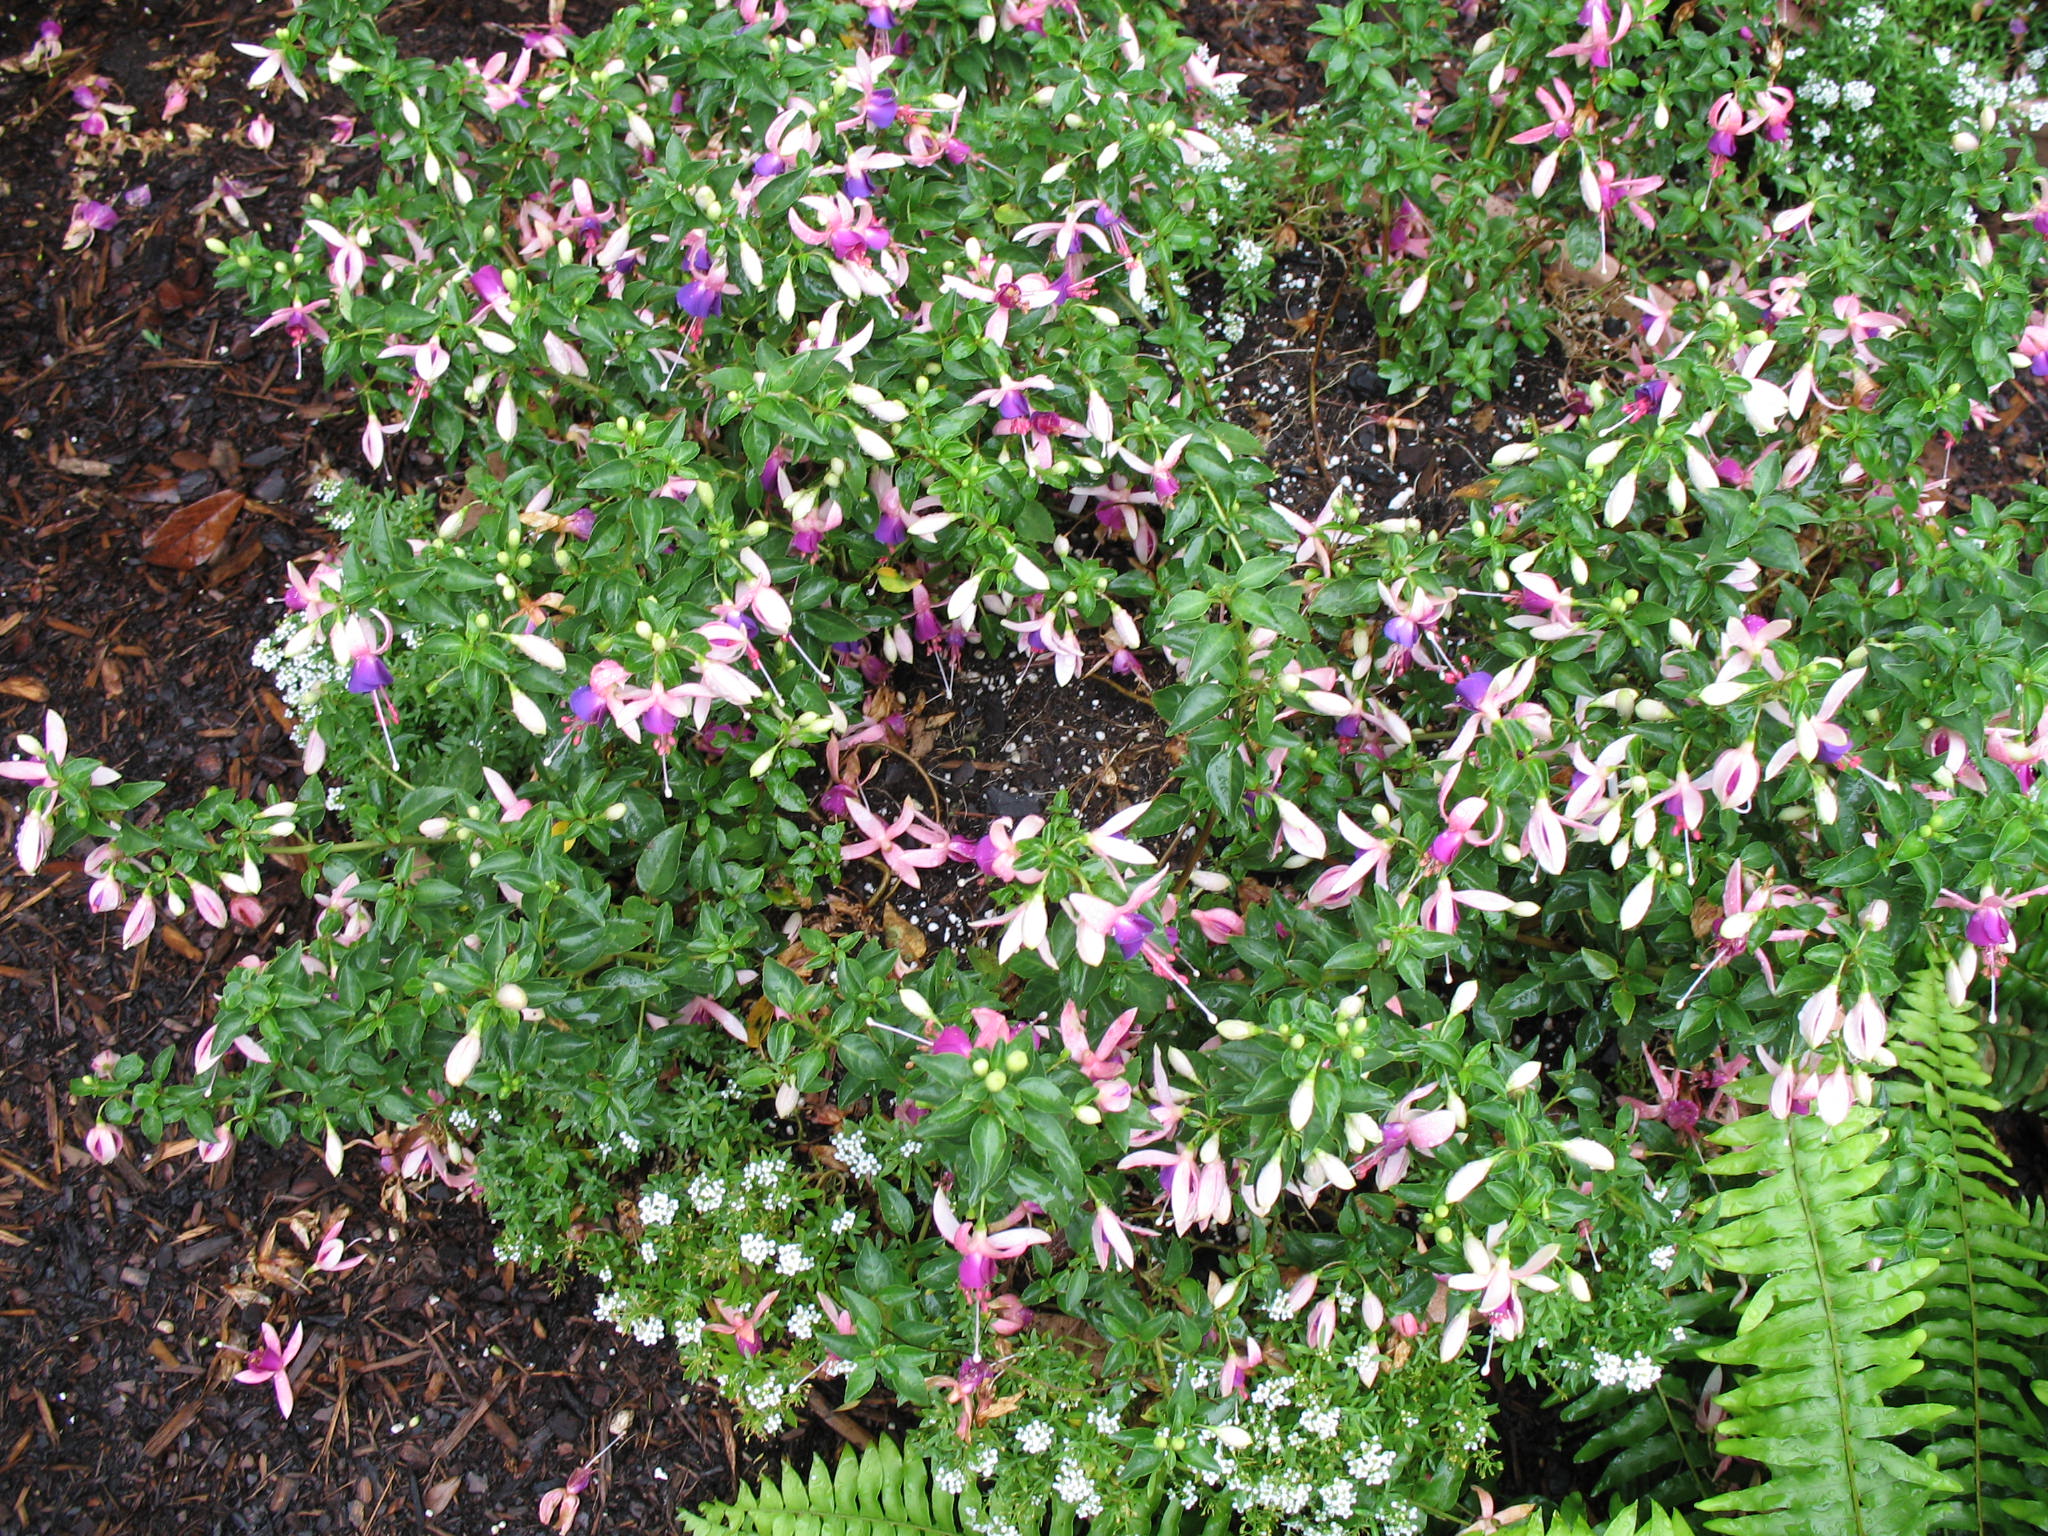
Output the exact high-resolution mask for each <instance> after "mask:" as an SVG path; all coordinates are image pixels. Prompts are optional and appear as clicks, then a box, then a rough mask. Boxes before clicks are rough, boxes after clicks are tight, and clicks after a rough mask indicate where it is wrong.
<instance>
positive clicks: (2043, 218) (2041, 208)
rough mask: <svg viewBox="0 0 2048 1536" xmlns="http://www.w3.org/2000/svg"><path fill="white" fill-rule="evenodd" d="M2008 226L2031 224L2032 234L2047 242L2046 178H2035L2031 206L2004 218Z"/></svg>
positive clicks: (2047, 202)
mask: <svg viewBox="0 0 2048 1536" xmlns="http://www.w3.org/2000/svg"><path fill="white" fill-rule="evenodd" d="M2005 222H2006V223H2008V224H2031V225H2033V226H2034V233H2035V234H2037V235H2039V236H2040V237H2041V238H2042V239H2044V240H2048V177H2037V178H2036V179H2035V182H2034V201H2033V203H2032V205H2031V206H2029V207H2026V208H2022V209H2021V210H2020V211H2019V212H2018V213H2008V214H2007V215H2006V216H2005Z"/></svg>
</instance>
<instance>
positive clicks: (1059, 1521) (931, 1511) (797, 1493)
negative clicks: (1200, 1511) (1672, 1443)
mask: <svg viewBox="0 0 2048 1536" xmlns="http://www.w3.org/2000/svg"><path fill="white" fill-rule="evenodd" d="M978 1508H979V1505H978V1500H977V1498H976V1496H975V1493H974V1491H973V1489H972V1488H970V1489H969V1490H968V1491H967V1492H966V1493H964V1494H962V1495H960V1496H959V1497H958V1498H957V1499H956V1498H954V1497H953V1496H952V1495H950V1494H948V1493H947V1492H945V1490H944V1489H942V1488H940V1487H938V1486H937V1484H935V1483H934V1482H933V1481H932V1477H931V1469H930V1468H929V1467H928V1466H927V1465H926V1463H925V1460H924V1458H923V1457H922V1456H912V1455H906V1454H905V1453H904V1451H903V1448H902V1447H901V1446H899V1445H897V1444H896V1442H895V1441H893V1440H886V1439H883V1440H877V1441H876V1442H875V1443H874V1444H873V1445H871V1446H869V1447H868V1448H867V1449H866V1450H863V1451H859V1452H855V1451H852V1450H848V1451H846V1452H845V1453H844V1454H842V1455H841V1456H840V1458H839V1466H838V1468H837V1470H835V1471H832V1472H827V1471H826V1469H825V1458H824V1457H822V1456H819V1457H816V1458H814V1459H813V1460H812V1462H811V1471H810V1476H809V1477H808V1478H801V1477H798V1476H797V1475H796V1468H794V1467H791V1466H785V1467H784V1468H783V1469H782V1478H781V1481H780V1482H773V1481H770V1482H764V1483H762V1484H761V1486H760V1488H759V1489H753V1488H745V1487H743V1488H741V1489H740V1491H739V1493H738V1494H737V1495H736V1496H735V1497H734V1499H733V1501H732V1502H731V1503H730V1504H706V1505H704V1506H702V1507H701V1508H699V1509H695V1510H683V1511H680V1516H681V1519H682V1522H683V1529H684V1530H686V1531H688V1532H689V1533H690V1536H962V1533H963V1532H964V1531H970V1530H971V1529H972V1522H971V1520H970V1519H969V1517H970V1516H972V1515H973V1514H975V1513H976V1512H977V1510H978ZM1230 1515H1231V1509H1230V1506H1229V1505H1228V1504H1227V1503H1222V1502H1220V1501H1219V1502H1218V1504H1217V1505H1216V1507H1215V1508H1214V1509H1212V1510H1210V1511H1209V1514H1208V1520H1207V1522H1206V1524H1204V1525H1203V1526H1202V1527H1200V1536H1223V1533H1224V1532H1225V1531H1226V1530H1227V1529H1228V1528H1229V1524H1230ZM1134 1528H1135V1530H1137V1531H1139V1532H1144V1533H1146V1536H1195V1528H1194V1527H1192V1526H1191V1527H1189V1529H1188V1531H1187V1532H1185V1533H1183V1531H1182V1528H1181V1507H1180V1505H1179V1504H1178V1503H1176V1502H1175V1501H1174V1500H1172V1499H1165V1500H1162V1501H1160V1502H1159V1503H1158V1504H1157V1506H1156V1508H1155V1507H1151V1506H1149V1505H1148V1506H1146V1507H1143V1508H1141V1510H1140V1511H1139V1514H1138V1517H1137V1521H1136V1524H1135V1527H1134ZM1073 1531H1074V1507H1073V1506H1072V1505H1071V1504H1066V1503H1062V1502H1061V1501H1060V1500H1058V1499H1054V1500H1053V1501H1052V1508H1051V1510H1050V1512H1049V1514H1048V1516H1047V1519H1046V1525H1045V1529H1044V1532H1043V1533H1042V1536H1073ZM1031 1536H1040V1533H1037V1532H1034V1533H1031ZM1643 1536H1649V1533H1648V1532H1644V1533H1643Z"/></svg>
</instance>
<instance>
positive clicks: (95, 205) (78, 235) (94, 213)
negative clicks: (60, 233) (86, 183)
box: [64, 197, 121, 251]
mask: <svg viewBox="0 0 2048 1536" xmlns="http://www.w3.org/2000/svg"><path fill="white" fill-rule="evenodd" d="M120 222H121V215H120V214H118V213H116V212H115V211H114V210H113V209H112V208H111V207H110V206H108V205H107V204H106V203H102V202H97V201H95V200H94V199H92V198H90V197H88V198H84V199H81V200H80V201H79V202H78V203H77V204H75V205H74V206H73V207H72V210H71V223H70V226H69V227H68V228H67V229H66V230H65V231H64V249H65V250H67V251H77V250H83V249H84V248H85V247H86V246H88V245H91V244H92V237H93V236H94V235H96V234H104V233H106V232H107V231H108V230H110V229H112V228H113V227H114V226H115V225H116V224H118V223H120Z"/></svg>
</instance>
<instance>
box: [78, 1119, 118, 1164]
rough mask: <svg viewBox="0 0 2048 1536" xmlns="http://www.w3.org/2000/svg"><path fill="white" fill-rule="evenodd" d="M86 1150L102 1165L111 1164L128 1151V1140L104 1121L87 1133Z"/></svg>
mask: <svg viewBox="0 0 2048 1536" xmlns="http://www.w3.org/2000/svg"><path fill="white" fill-rule="evenodd" d="M85 1150H86V1151H87V1152H89V1153H91V1154H92V1160H93V1161H94V1162H96V1163H99V1164H101V1165H103V1166H104V1165H105V1164H107V1163H111V1162H112V1161H113V1160H114V1159H115V1158H117V1157H119V1156H120V1155H121V1154H122V1153H123V1152H125V1151H127V1150H128V1138H127V1137H126V1136H123V1135H122V1134H121V1132H120V1131H119V1130H118V1129H116V1128H115V1127H114V1126H111V1125H109V1124H107V1122H106V1121H104V1120H102V1121H100V1122H99V1123H98V1124H96V1125H95V1126H94V1127H93V1128H92V1129H91V1130H89V1131H87V1132H86V1133H85Z"/></svg>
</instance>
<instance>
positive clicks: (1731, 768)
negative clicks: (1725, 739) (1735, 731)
mask: <svg viewBox="0 0 2048 1536" xmlns="http://www.w3.org/2000/svg"><path fill="white" fill-rule="evenodd" d="M1762 782H1763V768H1762V766H1761V765H1760V764H1759V763H1758V762H1757V760H1756V741H1755V739H1754V738H1752V739H1750V740H1748V741H1745V742H1743V743H1742V745H1741V746H1739V747H1730V748H1728V750H1727V751H1725V752H1723V753H1722V754H1721V755H1720V756H1719V757H1718V758H1716V759H1715V760H1714V770H1713V772H1712V773H1710V774H1708V775H1707V783H1708V785H1709V787H1711V788H1712V789H1713V791H1714V798H1715V799H1717V800H1719V801H1720V802H1721V804H1722V805H1724V806H1726V807H1728V808H1729V809H1730V810H1736V811H1747V810H1748V809H1749V802H1750V798H1751V796H1753V795H1755V793H1756V791H1757V786H1758V785H1759V784H1761V783H1762Z"/></svg>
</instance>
